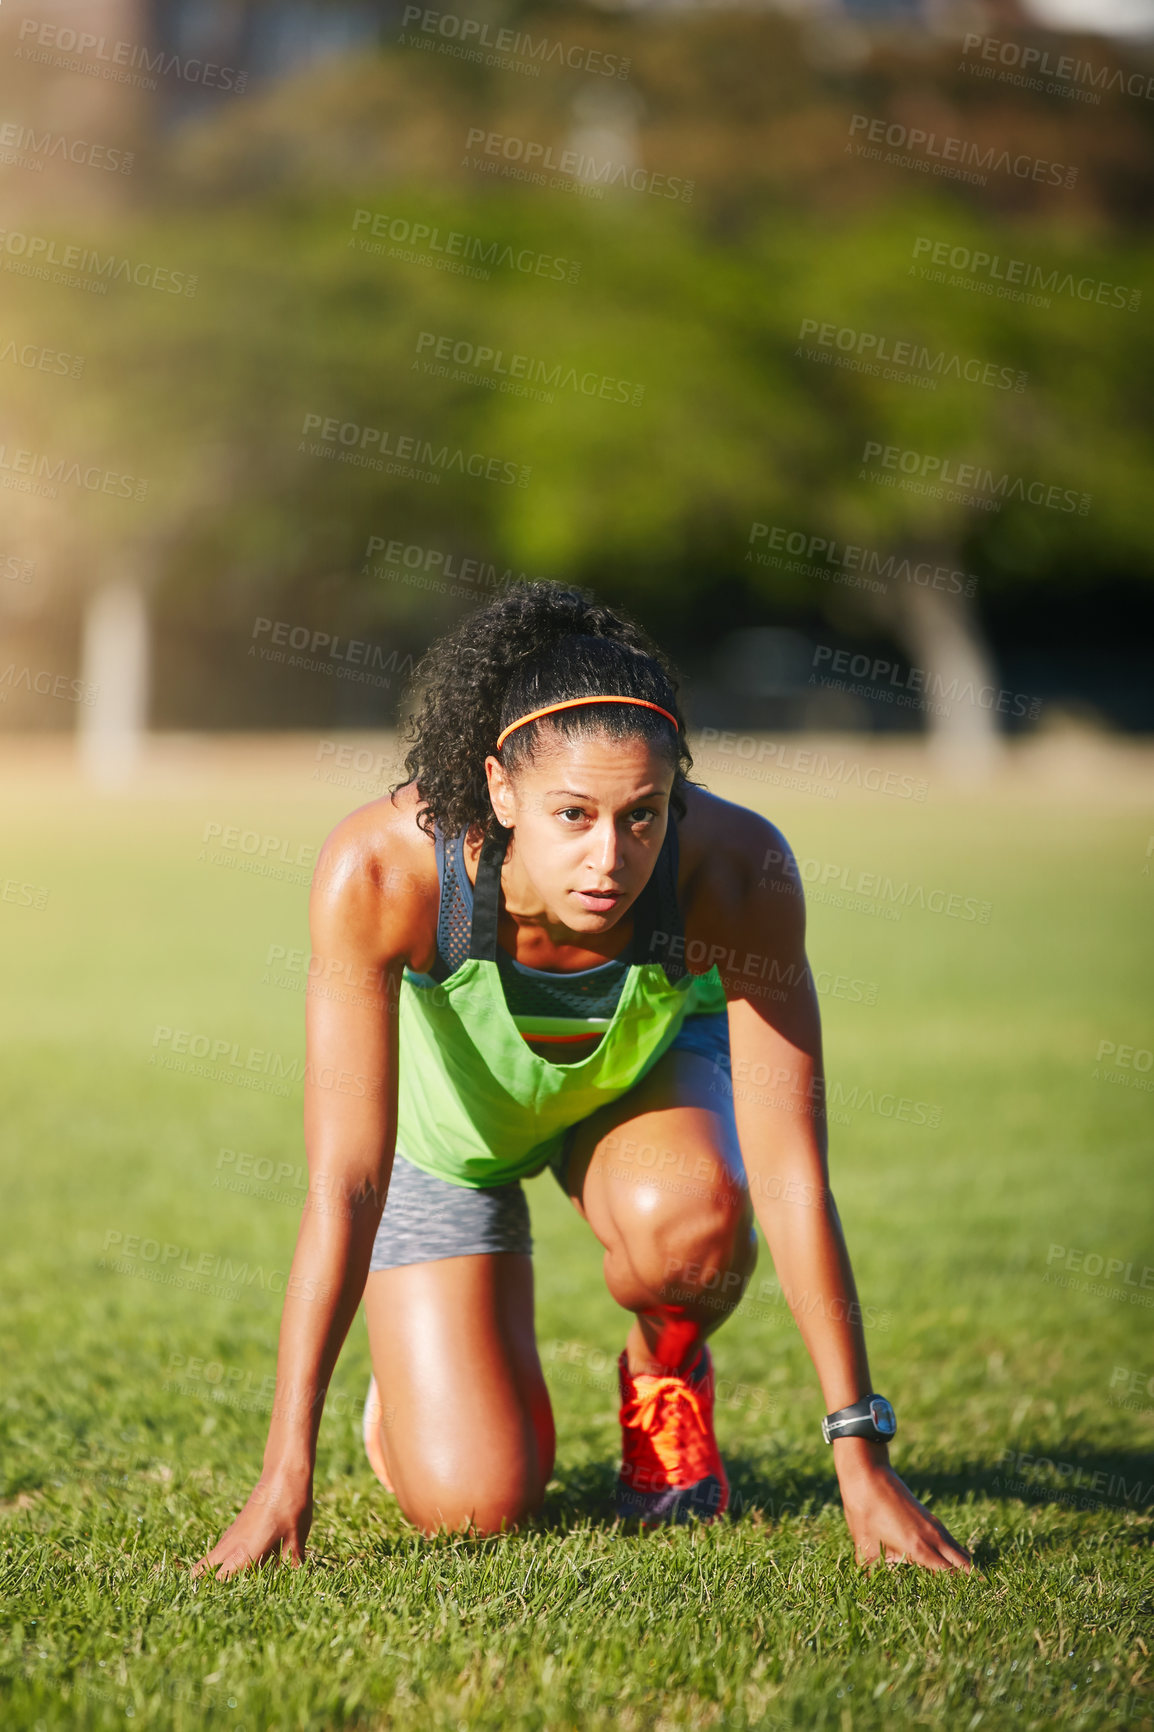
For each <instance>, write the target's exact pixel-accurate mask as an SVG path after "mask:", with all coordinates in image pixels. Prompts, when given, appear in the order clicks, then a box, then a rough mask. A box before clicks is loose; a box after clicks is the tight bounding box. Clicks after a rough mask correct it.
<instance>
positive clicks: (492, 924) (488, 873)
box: [469, 830, 511, 962]
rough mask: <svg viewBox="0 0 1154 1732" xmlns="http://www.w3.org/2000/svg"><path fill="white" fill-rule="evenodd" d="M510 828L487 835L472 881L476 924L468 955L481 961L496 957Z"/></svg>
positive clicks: (474, 920) (493, 959) (489, 960)
mask: <svg viewBox="0 0 1154 1732" xmlns="http://www.w3.org/2000/svg"><path fill="white" fill-rule="evenodd" d="M510 835H511V832H510V831H509V830H498V831H497V835H496V837H495V838H494V837H492V836H486V838H485V841H484V843H483V845H482V847H481V857H480V859H479V860H478V861H477V881H476V883H475V884H474V885H473V927H472V932H471V934H470V938H469V955H470V957H476V958H477V959H478V960H479V961H481V962H496V960H497V916H498V914H499V913H500V903H501V864H502V861H503V860H504V858H505V854H506V851H507V849H508V847H509V837H510Z"/></svg>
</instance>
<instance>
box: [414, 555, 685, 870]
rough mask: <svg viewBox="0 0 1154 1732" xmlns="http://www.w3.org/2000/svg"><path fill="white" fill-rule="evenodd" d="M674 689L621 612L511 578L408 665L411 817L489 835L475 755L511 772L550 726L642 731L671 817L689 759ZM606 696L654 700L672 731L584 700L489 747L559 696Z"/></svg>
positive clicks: (575, 593)
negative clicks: (666, 775)
mask: <svg viewBox="0 0 1154 1732" xmlns="http://www.w3.org/2000/svg"><path fill="white" fill-rule="evenodd" d="M677 687H678V680H677V675H676V673H675V671H674V669H673V666H672V664H671V663H670V662H669V660H668V658H667V657H666V656H665V655H664V653H663V652H662V651H661V650H660V649H659V648H658V647H657V645H656V644H654V643H653V641H652V639H651V638H650V637H649V635H648V633H647V632H646V631H645V630H644V629H643V628H642V627H641V626H640V625H638V624H637V622H636V621H635V620H633V619H630V618H629V617H628V615H626V614H623V613H621V612H618V611H617V610H615V609H611V608H608V607H605V606H603V605H602V604H601V603H599V602H594V601H590V600H589V599H588V598H587V596H586V595H585V594H584V593H583V592H582V591H580V590H577V589H565V588H561V587H560V586H559V585H557V584H552V583H541V582H537V583H525V584H519V585H518V586H517V587H516V588H515V589H510V590H509V591H507V592H506V594H504V595H503V596H501V597H500V598H499V599H498V600H495V601H493V602H490V603H489V604H488V605H487V606H485V607H481V608H477V609H476V610H475V611H474V612H473V613H471V614H469V616H468V617H467V618H466V619H465V620H463V621H462V622H461V624H460V625H459V626H457V628H456V630H455V631H452V632H450V633H448V634H447V635H446V636H445V637H442V638H438V639H437V641H436V642H435V643H433V644H432V645H431V646H430V647H429V649H428V651H427V652H426V654H425V655H424V657H423V658H422V660H421V662H420V663H419V665H418V667H417V669H416V672H415V674H414V681H413V690H414V692H417V691H419V692H420V693H421V701H420V708H419V710H418V711H417V713H416V714H415V715H413V716H411V718H410V724H409V732H408V733H407V735H406V739H407V740H409V741H411V744H410V747H409V750H408V752H407V754H406V756H405V769H406V772H407V776H406V781H408V782H415V783H416V785H417V792H418V794H419V795H420V798H421V809H420V812H419V814H418V819H417V822H418V823H419V824H420V826H421V828H422V829H423V830H425V831H426V833H428V834H430V835H431V834H432V830H433V826H434V824H436V825H437V826H438V827H439V828H440V830H441V832H442V834H444V835H446V836H455V835H457V834H459V833H460V831H462V830H466V829H473V830H479V831H481V832H482V833H484V834H492V832H493V830H494V828H495V827H496V825H497V820H496V817H495V816H494V813H493V808H492V806H491V804H490V801H489V787H488V781H487V779H486V776H485V759H486V757H487V756H488V755H489V753H491V752H492V753H495V754H496V755H497V757H499V759H500V761H501V763H502V764H503V765H504V766H505V768H506V769H508V770H510V771H512V772H514V773H515V772H516V771H517V770H518V769H520V768H522V767H523V766H524V765H526V764H527V763H530V762H531V761H532V760H533V758H534V756H535V754H536V751H537V749H538V747H539V746H540V744H541V742H542V739H543V737H544V738H548V737H549V735H550V734H552V735H554V736H555V735H561V736H562V737H563V738H565V739H588V738H591V737H592V736H594V735H605V734H608V735H609V737H610V738H611V739H613V740H625V739H643V740H647V741H649V742H650V743H652V744H653V745H654V746H656V747H657V748H658V749H662V750H664V751H666V752H667V754H668V756H669V758H670V760H671V762H672V763H673V767H674V782H673V788H672V791H671V794H670V804H671V806H672V808H673V810H674V812H675V814H676V815H677V816H678V817H683V816H684V814H685V800H684V796H683V792H682V790H683V789H684V787H685V786H686V783H687V772H688V770H689V769H690V768H691V766H692V764H693V758H692V755H691V753H690V751H689V747H688V746H687V744H686V742H685V720H684V717H683V716H682V713H681V707H680V705H679V703H678V700H677ZM612 696H621V697H628V698H644V699H646V700H647V701H648V702H649V703H651V704H659V705H660V706H661V708H662V709H665V710H669V711H670V712H671V713H672V714H673V715H675V716H676V717H677V724H678V725H677V729H676V731H675V730H674V728H673V726H672V724H671V723H670V722H669V721H668V720H667V719H666V718H665V717H664V716H662V715H659V714H658V712H657V711H656V710H653V709H645V708H642V707H641V706H639V705H637V704H591V705H589V706H588V707H587V708H586V707H584V706H578V707H576V708H574V709H569V710H562V711H559V712H558V713H556V714H554V715H551V716H547V717H544V718H542V719H541V720H540V721H536V722H527V723H526V724H525V725H524V726H523V727H519V728H516V729H515V730H514V731H513V733H511V734H510V735H509V738H508V739H507V740H506V741H505V744H504V745H503V746H502V748H501V750H500V752H497V736H498V734H500V732H501V730H502V729H503V728H506V727H508V725H509V723H510V722H514V721H516V720H517V718H518V717H519V716H523V715H527V714H528V713H529V712H530V711H532V710H538V709H542V708H544V706H545V705H547V704H557V703H563V702H564V701H565V700H566V699H568V698H586V697H612ZM543 730H544V731H545V732H544V735H543ZM402 785H403V784H402V783H399V782H398V783H397V784H396V786H395V787H394V788H392V789H391V790H390V792H391V793H393V794H395V793H396V791H397V788H398V787H401V786H402Z"/></svg>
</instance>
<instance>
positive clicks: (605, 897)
mask: <svg viewBox="0 0 1154 1732" xmlns="http://www.w3.org/2000/svg"><path fill="white" fill-rule="evenodd" d="M573 894H574V896H576V898H577V900H578V901H579V902H580V904H581V906H582V908H587V909H588V910H589V912H590V914H608V913H610V912H611V910H612V909H614V908H616V906H617V904H618V903H619V902H620V901H621V898H622V897H623V896H624V895H625V892H624V890H575V891H574V892H573Z"/></svg>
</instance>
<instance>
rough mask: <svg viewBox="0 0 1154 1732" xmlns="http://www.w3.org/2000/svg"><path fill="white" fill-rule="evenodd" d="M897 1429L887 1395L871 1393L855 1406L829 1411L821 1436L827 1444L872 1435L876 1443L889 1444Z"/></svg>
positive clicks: (895, 1419) (822, 1425) (823, 1423)
mask: <svg viewBox="0 0 1154 1732" xmlns="http://www.w3.org/2000/svg"><path fill="white" fill-rule="evenodd" d="M897 1428H898V1422H897V1418H896V1416H895V1414H894V1410H893V1408H892V1407H891V1406H890V1404H889V1402H888V1401H887V1400H886V1398H885V1396H884V1395H867V1396H865V1397H864V1399H863V1400H861V1401H855V1402H854V1404H853V1406H852V1407H839V1408H838V1410H837V1412H836V1413H827V1414H826V1416H825V1418H824V1419H823V1420H822V1422H821V1435H822V1436H823V1437H824V1438H825V1441H826V1442H827V1443H832V1442H833V1440H834V1438H835V1437H870V1438H873V1440H874V1441H875V1442H876V1443H888V1442H889V1440H890V1438H891V1437H892V1436H893V1434H894V1432H895V1431H896V1430H897Z"/></svg>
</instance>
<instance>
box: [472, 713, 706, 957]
mask: <svg viewBox="0 0 1154 1732" xmlns="http://www.w3.org/2000/svg"><path fill="white" fill-rule="evenodd" d="M556 738H557V743H556V745H545V744H542V745H541V746H540V747H539V748H538V753H537V756H536V758H535V759H534V761H533V762H532V763H531V764H528V765H526V766H525V767H524V768H523V769H521V770H518V771H517V773H516V775H515V776H511V775H509V773H508V772H507V771H506V770H504V769H503V768H502V766H501V764H500V763H499V762H498V760H497V759H496V758H495V757H493V756H489V757H488V758H486V760H485V770H486V774H487V775H488V778H489V796H490V799H491V800H492V802H493V810H494V811H495V812H496V814H497V817H498V819H499V820H500V822H501V823H502V824H504V825H505V827H506V828H507V829H511V830H513V831H515V835H514V838H513V844H512V846H511V848H510V850H509V868H508V870H507V871H506V874H505V880H504V883H505V900H506V906H507V907H508V908H509V909H510V912H512V913H517V914H525V915H530V916H531V915H533V914H537V913H540V914H542V915H544V917H545V918H546V919H548V920H550V921H555V922H558V923H559V924H561V925H562V926H565V927H567V928H568V929H569V930H570V931H571V932H579V933H588V934H593V933H597V932H605V931H608V929H609V928H610V927H611V926H615V925H616V924H617V922H618V921H619V920H620V919H621V918H622V916H623V915H624V913H625V911H626V909H628V908H629V907H631V906H632V904H633V903H634V902H635V901H636V899H637V897H638V896H639V895H640V894H641V892H642V890H643V889H644V888H645V886H646V884H647V883H648V882H649V878H650V875H651V874H652V872H653V868H654V866H655V865H656V863H657V856H658V853H659V852H660V849H661V844H662V842H663V841H664V839H665V828H666V824H667V823H668V820H669V794H670V790H671V789H672V787H673V779H674V770H673V766H672V764H671V763H670V761H669V756H668V754H667V753H665V752H662V751H660V750H658V749H655V748H654V747H653V746H651V745H650V744H648V743H647V742H646V741H645V740H641V739H627V740H611V739H609V737H608V736H607V735H598V736H594V737H593V738H592V739H586V740H571V741H566V740H564V739H563V738H561V737H559V736H557V737H556Z"/></svg>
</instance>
